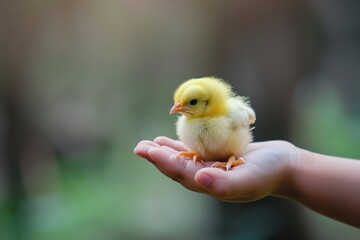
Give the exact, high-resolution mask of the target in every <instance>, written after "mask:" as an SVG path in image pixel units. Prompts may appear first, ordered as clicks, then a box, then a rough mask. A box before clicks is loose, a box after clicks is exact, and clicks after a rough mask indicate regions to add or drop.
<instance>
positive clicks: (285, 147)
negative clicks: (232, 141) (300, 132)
mask: <svg viewBox="0 0 360 240" xmlns="http://www.w3.org/2000/svg"><path fill="white" fill-rule="evenodd" d="M294 148H295V146H293V145H292V144H290V143H288V142H285V141H268V142H259V143H251V144H249V146H248V148H247V150H246V152H245V154H244V155H243V157H244V159H245V160H246V163H245V164H243V165H240V166H236V167H233V168H231V170H229V171H225V170H223V169H219V168H212V167H211V165H212V164H213V163H214V162H207V161H206V162H205V164H204V165H203V164H202V163H200V162H196V163H194V161H192V160H189V159H186V158H183V157H177V156H176V154H177V153H178V152H179V151H184V150H186V147H185V145H184V144H183V143H181V142H180V141H178V140H173V139H170V138H168V137H158V138H156V139H155V140H154V141H148V140H143V141H141V142H139V143H138V145H137V146H136V148H135V150H134V152H135V154H137V155H138V156H140V157H143V158H145V159H147V160H148V161H149V162H151V163H153V164H154V165H155V166H156V167H157V168H158V169H159V170H160V171H161V172H162V173H163V174H165V175H166V176H168V177H169V178H171V179H173V180H175V181H177V182H179V183H180V184H181V185H183V186H184V187H186V188H188V189H189V190H192V191H196V192H202V193H207V194H209V195H212V196H214V197H216V198H218V199H221V200H223V201H230V202H249V201H254V200H257V199H260V198H263V197H265V196H268V195H278V194H280V193H281V192H282V191H287V189H286V185H287V184H286V183H287V182H288V180H289V179H291V178H290V175H291V169H292V168H291V166H292V165H294V164H295V161H296V152H297V151H293V150H294ZM294 153H295V154H294Z"/></svg>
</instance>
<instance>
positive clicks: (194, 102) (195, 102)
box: [190, 99, 198, 106]
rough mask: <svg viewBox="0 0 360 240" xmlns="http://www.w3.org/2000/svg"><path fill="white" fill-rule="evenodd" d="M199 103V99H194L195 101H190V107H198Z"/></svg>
mask: <svg viewBox="0 0 360 240" xmlns="http://www.w3.org/2000/svg"><path fill="white" fill-rule="evenodd" d="M197 102H198V100H197V99H193V100H191V101H190V105H193V106H194V105H196V104H197Z"/></svg>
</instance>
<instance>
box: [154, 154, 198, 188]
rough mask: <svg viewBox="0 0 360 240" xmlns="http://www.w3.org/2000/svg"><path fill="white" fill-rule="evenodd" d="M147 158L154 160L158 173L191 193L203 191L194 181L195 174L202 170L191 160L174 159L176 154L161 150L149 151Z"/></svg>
mask: <svg viewBox="0 0 360 240" xmlns="http://www.w3.org/2000/svg"><path fill="white" fill-rule="evenodd" d="M149 156H150V157H151V158H152V159H154V161H155V163H156V167H157V168H158V169H159V170H160V172H162V173H163V174H165V175H166V176H168V177H170V178H171V179H173V180H175V181H177V182H179V183H180V184H182V185H183V186H184V187H186V188H188V189H190V190H192V191H197V192H202V191H204V189H203V187H201V186H200V185H199V184H198V183H197V182H196V181H195V179H194V176H195V174H196V172H197V171H199V170H200V169H201V168H203V165H202V164H201V163H199V162H197V163H194V162H193V161H192V160H186V159H184V158H179V157H176V154H172V153H170V152H169V151H165V150H164V149H161V148H152V149H150V150H149Z"/></svg>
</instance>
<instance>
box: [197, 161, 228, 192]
mask: <svg viewBox="0 0 360 240" xmlns="http://www.w3.org/2000/svg"><path fill="white" fill-rule="evenodd" d="M194 179H195V181H196V182H197V183H198V184H199V185H200V186H202V187H204V188H205V189H206V190H207V191H208V193H209V194H211V195H213V196H215V197H218V198H224V197H226V196H227V195H228V194H229V192H230V191H229V184H228V183H229V172H227V171H224V170H223V169H219V168H210V167H209V168H203V169H201V170H199V171H198V172H197V173H196V174H195V177H194Z"/></svg>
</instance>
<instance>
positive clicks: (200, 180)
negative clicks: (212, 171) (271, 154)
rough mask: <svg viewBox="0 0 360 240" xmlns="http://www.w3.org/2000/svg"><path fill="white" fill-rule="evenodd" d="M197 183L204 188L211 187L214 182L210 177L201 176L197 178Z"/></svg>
mask: <svg viewBox="0 0 360 240" xmlns="http://www.w3.org/2000/svg"><path fill="white" fill-rule="evenodd" d="M196 181H197V182H198V183H199V184H200V185H201V186H203V187H210V185H211V183H212V181H213V180H212V177H210V176H209V175H207V174H201V175H200V176H198V177H197V179H196Z"/></svg>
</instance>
